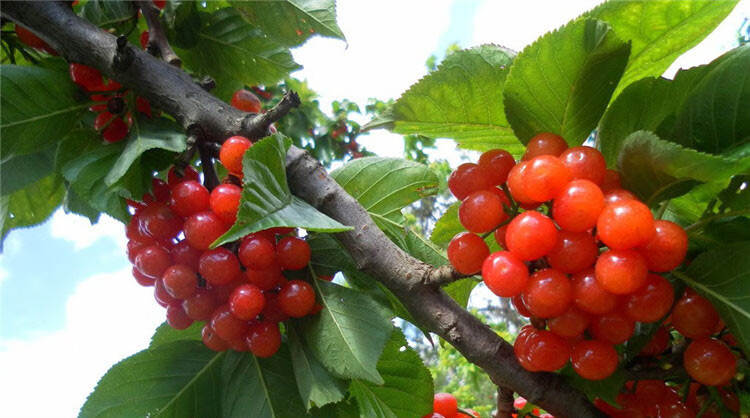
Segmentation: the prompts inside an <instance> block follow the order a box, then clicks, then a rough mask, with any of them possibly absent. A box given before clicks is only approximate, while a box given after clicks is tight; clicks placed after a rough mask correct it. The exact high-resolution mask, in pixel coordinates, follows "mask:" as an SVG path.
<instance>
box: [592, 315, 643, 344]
mask: <svg viewBox="0 0 750 418" xmlns="http://www.w3.org/2000/svg"><path fill="white" fill-rule="evenodd" d="M589 331H591V334H592V335H593V336H594V338H596V339H597V340H600V341H604V342H607V343H610V344H612V345H617V344H622V343H624V342H625V341H627V340H628V339H629V338H630V337H632V336H633V332H634V331H635V322H634V321H633V320H632V319H630V318H628V317H627V316H625V315H624V314H623V313H621V312H618V311H614V312H610V313H608V314H606V315H602V316H600V317H597V318H594V319H592V320H591V325H590V326H589Z"/></svg>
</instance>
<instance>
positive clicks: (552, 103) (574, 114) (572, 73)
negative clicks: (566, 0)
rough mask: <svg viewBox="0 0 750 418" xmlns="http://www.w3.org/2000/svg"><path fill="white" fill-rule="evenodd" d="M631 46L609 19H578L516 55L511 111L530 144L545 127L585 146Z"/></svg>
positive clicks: (508, 89) (508, 99)
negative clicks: (611, 25)
mask: <svg viewBox="0 0 750 418" xmlns="http://www.w3.org/2000/svg"><path fill="white" fill-rule="evenodd" d="M629 53H630V45H629V44H627V43H625V42H623V41H622V40H620V38H618V37H617V35H616V34H615V33H614V31H612V29H611V27H610V26H609V25H607V24H606V23H604V22H602V21H600V20H596V19H578V20H575V21H573V22H571V23H568V24H567V25H565V26H563V27H562V28H560V29H558V30H556V31H554V32H550V33H548V34H546V35H544V36H542V37H541V38H539V39H538V40H537V41H535V42H534V43H533V44H531V45H529V46H527V47H526V48H524V50H523V51H521V53H520V54H518V56H517V57H516V59H515V61H514V62H513V65H512V66H511V68H510V73H509V74H508V80H507V81H506V85H505V113H506V115H507V117H508V121H510V125H511V127H513V132H515V134H516V136H517V137H518V139H520V140H521V142H523V143H524V144H526V143H528V142H529V139H531V138H532V137H533V136H534V135H536V134H538V133H541V132H552V133H555V134H558V135H561V136H562V137H563V138H565V140H566V141H567V142H568V144H570V145H571V146H572V145H580V144H582V143H583V141H585V140H586V138H587V137H588V136H589V134H590V133H591V131H592V130H593V129H594V128H595V127H596V125H597V123H598V122H599V118H601V116H602V114H603V113H604V110H605V109H606V108H607V104H608V103H609V100H610V97H611V96H612V93H613V92H614V89H615V87H616V86H617V82H618V81H619V80H620V77H621V76H622V73H623V71H624V70H625V65H626V64H627V62H628V55H629Z"/></svg>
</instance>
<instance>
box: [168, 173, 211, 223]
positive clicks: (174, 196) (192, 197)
mask: <svg viewBox="0 0 750 418" xmlns="http://www.w3.org/2000/svg"><path fill="white" fill-rule="evenodd" d="M209 197H210V193H209V192H208V189H206V188H205V187H203V185H202V184H200V183H198V182H197V181H195V180H185V181H182V182H180V183H178V184H176V185H174V186H172V191H171V196H170V200H169V206H170V207H171V208H172V210H173V211H174V212H175V213H176V214H178V215H180V216H183V217H188V216H190V215H193V214H195V213H198V212H205V211H207V210H209V208H210V206H209Z"/></svg>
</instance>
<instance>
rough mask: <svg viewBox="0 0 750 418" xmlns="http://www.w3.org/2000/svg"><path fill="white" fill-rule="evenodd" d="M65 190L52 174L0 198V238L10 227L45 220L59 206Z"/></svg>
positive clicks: (3, 237)
mask: <svg viewBox="0 0 750 418" xmlns="http://www.w3.org/2000/svg"><path fill="white" fill-rule="evenodd" d="M64 192H65V190H64V189H63V188H62V187H61V184H60V181H59V180H58V179H57V175H55V174H53V175H50V176H47V177H45V178H43V179H41V180H37V181H36V182H35V183H33V184H30V185H28V186H26V187H24V188H23V189H21V190H19V191H17V192H15V193H11V194H9V195H5V196H2V197H1V198H0V199H2V201H1V202H0V206H2V210H0V215H2V218H1V219H0V230H1V231H2V239H5V236H6V235H7V234H8V232H10V230H12V229H16V228H26V227H30V226H34V225H38V224H40V223H42V222H44V221H46V220H47V219H48V218H49V217H50V216H52V213H53V212H54V211H55V209H56V208H57V207H58V206H60V203H61V202H62V199H63V195H64Z"/></svg>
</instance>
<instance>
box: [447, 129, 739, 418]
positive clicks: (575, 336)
mask: <svg viewBox="0 0 750 418" xmlns="http://www.w3.org/2000/svg"><path fill="white" fill-rule="evenodd" d="M448 185H449V188H450V190H451V192H452V193H453V195H454V196H456V198H458V199H460V200H461V204H460V206H459V210H458V217H459V220H460V222H461V225H462V226H463V227H464V228H465V229H466V230H467V232H461V233H459V234H457V235H456V236H455V237H454V238H453V239H452V240H451V242H450V244H449V245H448V258H449V260H450V262H451V264H452V265H453V267H454V268H455V269H456V270H457V271H458V272H460V273H463V274H477V273H480V272H481V275H482V278H483V280H484V283H485V285H486V286H487V287H488V288H489V289H490V290H491V291H492V292H493V293H495V294H496V295H498V296H501V297H508V298H512V302H513V304H514V306H515V307H516V309H517V310H518V312H519V313H520V314H521V315H523V316H525V317H529V318H531V323H532V324H533V325H526V326H524V327H523V328H522V329H521V331H520V333H519V334H518V337H517V339H516V342H515V345H514V349H515V354H516V357H517V359H518V361H519V363H520V364H521V366H522V367H524V368H525V369H527V370H529V371H547V372H552V371H556V370H559V369H560V368H562V367H563V366H564V365H566V364H567V363H568V361H569V360H570V362H571V364H572V367H573V369H574V370H575V371H576V372H577V373H578V374H579V375H580V376H581V377H583V378H585V379H589V380H601V379H604V378H606V377H608V376H610V375H611V374H612V373H614V371H615V370H616V369H617V365H618V362H619V358H618V353H617V350H615V346H616V345H618V344H623V343H625V342H626V341H627V340H628V339H630V337H631V336H633V333H634V330H635V325H636V322H641V323H656V322H661V323H662V324H663V325H662V327H661V328H659V330H658V331H657V332H656V334H655V335H654V337H653V339H652V340H651V341H650V342H649V344H648V345H647V346H646V347H645V348H644V349H643V351H642V352H641V353H640V355H641V356H652V357H653V356H659V355H661V354H663V353H664V352H665V351H666V350H667V349H668V348H669V342H670V333H669V329H670V328H674V329H675V330H676V331H677V332H679V333H680V334H682V335H683V336H684V337H685V338H687V339H690V340H691V342H690V343H689V345H688V346H687V349H686V350H685V352H684V357H683V358H684V361H683V363H684V367H685V370H686V371H687V373H688V374H689V375H690V376H691V377H692V378H693V379H694V380H695V381H697V382H699V383H701V384H703V385H707V386H723V385H726V384H728V383H729V381H730V380H731V379H732V377H733V376H734V375H735V373H736V362H737V359H736V357H735V354H734V353H733V352H732V350H731V349H730V348H729V347H728V346H727V344H726V343H725V341H721V340H719V339H716V338H712V336H714V335H716V334H721V335H726V336H727V337H729V338H731V334H727V333H726V330H724V326H723V323H721V322H720V318H719V315H718V314H717V312H716V310H715V309H714V307H713V306H712V305H711V303H710V302H709V301H708V300H706V299H705V298H703V297H701V296H700V295H698V294H697V293H695V292H694V291H692V290H691V289H689V288H688V289H687V290H686V291H685V292H684V294H683V295H682V297H681V298H680V299H679V300H678V301H677V302H676V303H674V299H675V290H674V288H673V286H672V284H671V283H670V282H669V281H668V280H667V279H665V278H664V277H663V276H661V275H660V274H658V273H664V272H668V271H670V270H672V269H674V268H676V267H678V266H679V265H680V264H682V262H683V260H684V259H685V256H686V253H687V247H688V238H687V234H686V233H685V231H684V230H683V229H682V228H681V227H680V226H679V225H677V224H675V223H673V222H670V221H665V220H655V219H654V217H653V215H652V213H651V211H650V209H649V208H648V207H647V206H646V205H644V204H643V203H642V202H640V201H639V200H638V199H637V198H636V196H635V195H633V194H632V193H630V192H629V191H627V190H624V189H623V188H622V186H621V185H620V177H619V173H618V172H617V171H615V170H611V169H607V168H606V164H605V161H604V158H603V156H602V154H601V153H600V152H599V151H598V150H596V149H595V148H592V147H587V146H578V147H573V148H568V146H567V144H566V142H565V140H564V139H563V138H562V137H560V136H558V135H554V134H549V133H543V134H539V135H537V136H535V137H534V138H532V139H531V141H530V142H529V144H528V146H527V149H526V153H525V154H524V156H523V158H522V159H521V161H519V162H518V163H517V162H516V161H515V160H514V158H513V156H512V155H511V154H510V153H508V152H507V151H505V150H491V151H487V152H485V153H484V154H482V155H481V157H480V158H479V161H478V164H473V163H466V164H462V165H461V166H459V167H458V168H457V169H456V170H455V171H454V172H453V173H451V175H450V177H449V178H448ZM490 234H493V235H494V239H495V240H496V241H497V243H498V244H499V245H500V246H501V247H502V248H503V249H504V251H498V252H494V253H492V254H490V251H489V247H488V245H487V244H486V242H485V240H484V238H485V237H487V236H489V235H490ZM670 312H671V315H670ZM733 345H736V344H733ZM662 383H663V382H662ZM665 390H666V389H665ZM664 403H665V406H664V409H665V410H666V409H667V408H677V407H676V406H674V405H676V404H675V403H674V402H671V400H668V399H667V398H665V399H664ZM667 404H668V405H667ZM680 405H681V406H680V407H684V408H685V409H687V406H685V405H683V404H680Z"/></svg>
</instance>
